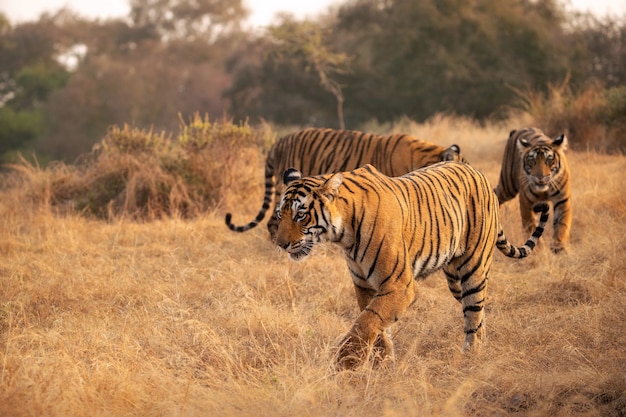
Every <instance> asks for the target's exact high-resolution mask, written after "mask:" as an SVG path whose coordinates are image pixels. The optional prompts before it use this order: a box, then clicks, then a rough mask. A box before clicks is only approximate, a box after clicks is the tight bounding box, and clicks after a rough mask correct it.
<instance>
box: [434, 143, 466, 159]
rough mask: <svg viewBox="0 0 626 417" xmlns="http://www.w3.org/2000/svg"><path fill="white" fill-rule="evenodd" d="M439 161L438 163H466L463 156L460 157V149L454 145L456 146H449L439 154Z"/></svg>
mask: <svg viewBox="0 0 626 417" xmlns="http://www.w3.org/2000/svg"><path fill="white" fill-rule="evenodd" d="M439 160H440V161H457V162H464V163H466V162H467V161H466V160H465V158H464V157H463V155H461V148H460V147H459V145H456V144H455V145H450V146H449V147H448V148H446V149H445V150H444V151H443V152H442V153H441V156H440V157H439Z"/></svg>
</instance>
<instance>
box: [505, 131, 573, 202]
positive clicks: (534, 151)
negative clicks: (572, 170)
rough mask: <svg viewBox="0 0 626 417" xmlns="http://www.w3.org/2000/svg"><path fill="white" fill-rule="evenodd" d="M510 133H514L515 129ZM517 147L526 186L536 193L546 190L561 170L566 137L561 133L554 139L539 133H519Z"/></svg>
mask: <svg viewBox="0 0 626 417" xmlns="http://www.w3.org/2000/svg"><path fill="white" fill-rule="evenodd" d="M511 134H515V131H513V132H511ZM517 147H518V150H519V152H520V154H521V159H522V163H523V170H524V174H525V175H524V176H523V177H525V178H526V181H527V182H528V186H529V187H530V188H531V190H532V191H534V192H536V193H545V192H547V191H548V190H549V188H550V184H551V182H552V180H553V179H554V176H555V175H557V174H558V173H559V172H560V170H561V163H562V159H563V157H564V153H563V152H564V151H565V149H566V148H567V137H566V136H565V135H564V134H561V135H560V136H558V137H557V138H556V139H551V138H549V137H548V136H546V135H543V134H540V135H538V136H535V135H533V137H531V138H529V137H528V135H524V134H521V135H520V137H519V140H518V141H517Z"/></svg>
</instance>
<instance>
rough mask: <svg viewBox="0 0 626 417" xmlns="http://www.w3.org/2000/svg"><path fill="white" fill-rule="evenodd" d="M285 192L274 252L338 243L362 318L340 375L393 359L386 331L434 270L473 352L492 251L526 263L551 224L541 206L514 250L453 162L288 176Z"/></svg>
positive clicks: (484, 199)
mask: <svg viewBox="0 0 626 417" xmlns="http://www.w3.org/2000/svg"><path fill="white" fill-rule="evenodd" d="M284 182H285V184H287V188H286V189H285V192H284V194H283V196H282V198H281V200H280V203H279V204H278V207H277V209H276V212H277V215H278V219H279V220H278V231H277V235H276V244H277V245H278V246H280V247H281V248H283V249H284V250H285V251H287V253H289V256H290V258H291V259H294V260H299V259H303V258H305V257H306V256H307V255H309V253H310V252H311V249H312V248H313V246H314V245H315V244H316V243H318V242H324V241H328V242H332V243H335V244H337V245H338V246H339V247H341V248H342V249H343V251H344V255H345V258H346V261H347V263H348V269H349V270H350V274H351V275H352V281H353V283H354V288H355V290H356V298H357V302H358V304H359V307H360V309H361V313H360V314H359V316H358V318H357V319H356V322H355V323H354V325H353V326H352V328H351V329H350V331H349V332H348V333H347V335H346V336H345V338H344V340H343V342H342V344H341V346H340V348H339V353H338V357H337V361H338V366H339V367H340V368H354V367H356V366H358V365H359V364H360V363H362V362H363V361H365V360H366V359H367V358H368V357H369V355H370V353H371V350H372V348H374V349H375V351H376V354H377V355H380V358H383V359H384V358H386V357H393V343H392V341H391V339H390V337H389V336H388V334H387V333H386V330H387V328H388V327H389V326H391V325H392V324H393V323H394V322H395V321H397V320H398V319H399V318H400V317H401V316H402V314H404V312H405V310H406V309H407V307H409V305H410V304H411V303H412V302H414V301H415V297H416V280H417V279H421V278H425V277H426V276H428V275H429V274H431V273H432V272H434V271H436V270H438V269H440V268H443V271H444V273H445V275H446V277H447V281H448V287H449V289H450V291H451V292H452V295H453V296H454V298H456V299H457V300H458V301H460V302H461V304H462V306H463V315H464V320H465V342H464V345H463V348H464V349H471V348H472V347H474V346H475V345H476V344H477V342H480V341H482V339H483V337H484V334H485V325H484V319H483V316H484V310H483V309H484V306H485V292H486V289H487V279H488V276H489V269H490V267H491V261H492V258H493V255H494V247H497V248H498V249H499V250H500V251H502V253H504V254H505V255H506V256H509V257H512V258H523V257H525V256H527V255H529V254H530V253H531V252H532V250H533V248H534V246H535V244H536V243H537V241H538V239H539V237H540V236H541V234H542V232H543V227H544V226H545V223H546V222H547V220H548V213H547V211H548V207H547V205H546V204H543V205H539V206H538V207H537V211H542V213H543V214H542V215H541V220H540V223H539V226H538V227H537V228H536V229H535V231H534V233H533V234H532V236H531V237H530V238H529V239H528V241H527V242H526V244H525V245H524V246H522V247H520V248H516V247H514V246H512V245H511V244H510V243H509V242H508V240H507V239H506V237H505V236H504V232H503V231H502V227H501V225H500V223H499V219H498V201H497V200H496V196H495V194H494V193H493V191H492V188H491V186H490V185H489V183H488V182H487V180H486V178H485V177H484V176H483V175H482V174H481V173H479V172H478V171H477V170H475V169H474V168H472V167H471V166H470V165H468V164H462V163H457V162H447V163H441V164H436V165H433V166H431V167H427V168H423V169H419V170H417V171H414V172H411V173H409V174H406V175H404V176H402V177H399V178H390V177H387V176H385V175H383V174H382V173H381V172H380V171H378V170H376V168H374V167H373V166H371V165H366V166H365V167H363V168H359V169H356V170H354V171H351V172H344V173H336V174H328V175H324V176H316V177H306V178H303V177H302V175H301V173H300V172H299V171H297V170H295V169H289V170H287V171H285V174H284Z"/></svg>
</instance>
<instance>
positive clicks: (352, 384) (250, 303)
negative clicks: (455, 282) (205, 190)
mask: <svg viewBox="0 0 626 417" xmlns="http://www.w3.org/2000/svg"><path fill="white" fill-rule="evenodd" d="M515 127H522V126H511V125H507V126H495V125H494V126H486V127H478V126H476V125H474V124H472V123H470V122H467V121H463V120H456V121H454V120H453V121H450V120H446V119H442V118H439V119H434V120H433V121H431V122H430V123H428V124H422V125H418V124H411V125H409V126H403V127H401V128H402V129H405V130H411V131H412V132H411V133H413V134H415V135H417V136H419V137H422V138H424V139H428V140H431V141H435V142H440V143H442V144H449V143H453V142H455V143H458V144H460V145H461V148H462V150H463V152H464V154H465V155H466V156H467V158H468V159H469V160H470V162H471V163H472V164H473V165H474V166H476V167H478V168H479V169H481V170H483V172H485V174H486V175H487V177H488V178H489V179H490V181H492V182H493V184H494V185H495V183H496V180H497V176H498V172H499V167H500V158H501V152H502V149H503V147H504V141H505V138H506V137H507V136H508V131H509V130H510V129H512V128H515ZM568 156H569V163H570V167H571V169H572V171H573V180H572V187H573V198H572V200H573V202H572V203H573V208H574V222H573V227H572V241H571V247H570V250H569V253H567V254H564V255H553V254H551V253H550V252H549V251H548V250H547V248H546V247H545V246H544V248H543V250H541V251H539V252H538V253H535V254H533V255H532V256H531V257H530V258H528V259H523V260H512V259H508V258H505V257H504V256H502V255H500V254H497V255H496V258H495V261H494V264H493V267H492V271H491V280H490V283H489V290H488V304H487V316H486V317H487V318H486V322H487V340H486V343H485V344H484V345H483V347H482V349H481V350H480V351H479V352H476V353H471V354H463V353H461V351H460V347H461V343H462V340H463V331H462V325H463V323H462V312H461V308H460V305H459V304H458V303H457V302H456V301H455V300H454V299H453V298H452V296H451V295H450V293H449V291H448V289H447V286H446V283H445V278H444V277H443V274H442V273H441V272H439V273H436V274H434V275H433V276H432V277H430V278H429V279H428V280H426V281H424V282H423V283H422V284H421V286H420V289H421V290H420V293H419V297H418V300H417V302H416V303H415V304H414V305H413V307H412V308H410V309H409V311H408V313H407V314H406V315H405V316H404V317H402V318H401V319H400V321H399V322H398V323H397V324H396V325H395V326H394V327H393V328H392V329H393V330H392V333H393V335H394V340H395V345H396V356H397V359H396V361H395V363H392V364H389V365H388V366H386V367H383V368H372V367H371V366H365V367H363V368H362V369H359V370H357V371H350V372H341V373H336V372H335V371H334V370H333V366H332V365H333V355H334V352H335V346H336V344H337V342H338V341H339V340H340V339H341V337H342V335H343V334H344V332H345V331H347V330H348V328H349V326H350V325H351V323H352V320H353V319H354V318H355V317H356V315H357V306H356V301H355V298H354V295H353V290H352V284H351V280H350V278H349V275H348V272H347V268H346V266H345V264H344V261H343V258H342V255H341V254H340V253H339V252H338V251H337V250H336V249H335V248H334V247H332V246H321V247H316V249H315V250H314V252H313V254H312V256H310V257H309V258H308V259H307V260H305V261H304V262H300V263H295V262H291V261H289V260H288V259H287V256H286V255H285V254H284V253H281V252H280V251H279V250H278V249H277V248H275V247H273V246H272V245H271V244H270V242H269V240H268V235H267V231H266V229H265V224H262V226H261V227H259V228H257V229H254V230H252V231H250V232H248V233H245V234H235V233H233V232H231V231H229V230H228V229H227V228H226V226H225V225H224V213H225V212H226V211H231V210H232V212H233V214H234V216H233V220H234V221H235V222H236V223H238V224H242V223H244V222H246V221H248V220H250V219H251V218H252V217H253V216H254V215H255V214H256V211H257V210H258V208H259V207H260V204H261V199H262V190H261V188H262V184H263V173H262V167H261V166H260V164H256V165H255V167H254V169H253V170H252V172H253V173H254V175H256V176H257V177H258V178H255V179H254V181H256V182H257V183H258V188H259V190H258V193H255V194H251V195H249V196H239V197H240V202H239V204H237V205H235V201H236V199H229V200H228V201H227V202H225V203H224V204H223V205H222V206H221V207H220V208H218V209H216V210H215V211H213V212H210V213H206V215H205V216H203V217H202V218H198V219H195V220H181V219H176V218H174V219H168V220H159V221H155V222H145V223H138V222H132V221H129V220H124V219H119V220H115V221H111V222H103V221H97V220H90V219H86V218H84V217H81V216H79V215H66V216H59V215H54V214H53V213H52V212H51V210H50V208H49V207H47V206H46V205H45V204H44V205H41V204H34V203H33V202H32V196H30V197H29V194H28V193H27V192H26V191H27V190H24V189H23V188H20V189H6V190H5V191H3V192H2V195H1V196H0V415H2V416H15V417H19V416H93V417H95V416H364V417H366V416H386V417H387V416H389V417H391V416H494V417H495V416H504V415H509V414H512V415H517V416H554V417H556V416H615V417H618V416H619V417H623V416H626V277H625V275H626V256H625V250H626V177H625V173H626V157H624V156H608V155H598V154H593V153H588V152H572V151H570V152H569V153H568ZM257 165H258V166H257ZM44 200H45V199H44ZM242 203H245V206H244V205H243V204H242ZM502 223H503V225H504V228H505V231H506V232H507V236H508V237H509V239H510V240H512V241H513V242H514V243H516V244H518V245H519V244H522V243H523V241H524V240H525V236H522V233H521V224H520V220H519V213H518V210H517V203H516V202H515V201H514V202H510V203H508V204H507V205H505V206H503V207H502ZM543 239H544V240H547V241H549V239H551V230H550V229H548V230H547V232H546V235H544V238H543ZM546 246H547V245H546Z"/></svg>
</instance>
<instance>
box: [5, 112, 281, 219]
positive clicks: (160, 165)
mask: <svg viewBox="0 0 626 417" xmlns="http://www.w3.org/2000/svg"><path fill="white" fill-rule="evenodd" d="M269 136H270V134H269V132H268V130H267V129H265V130H263V129H261V130H255V129H252V128H251V127H250V126H249V125H248V124H247V123H243V124H238V125H236V124H233V123H232V121H230V120H227V119H224V120H222V121H221V122H217V123H216V122H211V121H210V120H209V118H208V116H205V117H201V116H200V115H199V114H197V113H196V114H194V115H193V116H192V117H191V118H190V119H189V121H188V122H185V121H184V120H183V119H182V118H181V125H180V131H179V133H178V135H177V136H176V137H175V138H174V139H173V138H172V135H171V134H166V133H165V132H162V133H159V134H157V133H154V132H153V131H152V130H142V129H138V128H134V127H130V126H128V125H124V126H123V127H121V128H120V127H118V126H113V127H111V128H110V129H109V131H108V132H107V134H106V136H105V137H104V138H103V139H102V141H101V142H100V143H98V144H97V145H96V146H94V148H93V150H92V151H91V152H90V153H89V154H86V155H82V156H81V157H80V158H79V160H78V162H77V163H76V164H75V165H73V166H67V165H65V164H63V163H55V164H51V165H50V166H49V167H47V168H46V171H47V173H48V175H47V176H44V177H46V178H48V179H49V180H47V181H42V180H40V179H39V180H36V179H37V178H41V175H38V172H39V171H41V168H39V167H38V166H36V165H33V164H30V163H28V162H26V161H25V160H24V159H22V162H21V163H20V164H17V165H12V166H11V167H12V168H13V170H14V172H16V173H18V174H19V175H20V176H21V177H22V178H23V180H24V181H22V182H23V183H24V182H26V183H29V184H30V187H29V190H30V191H29V195H31V196H33V195H39V196H40V197H39V200H37V198H32V197H31V200H33V201H39V202H43V203H45V204H48V205H50V206H52V207H54V208H56V209H57V210H59V211H66V210H71V211H78V212H81V213H84V214H86V215H91V216H95V217H98V218H103V219H110V218H114V217H118V216H124V217H128V218H132V219H135V220H152V219H158V218H162V217H166V216H180V217H183V218H189V217H195V216H198V215H201V214H202V213H204V212H205V211H206V210H208V209H212V208H216V207H217V206H218V205H220V204H221V202H222V201H223V200H224V198H226V194H230V193H234V194H238V195H246V194H247V193H249V192H250V190H249V189H247V188H246V187H247V186H249V185H250V184H251V183H250V182H247V181H239V178H241V177H246V176H247V177H254V175H252V172H254V173H256V172H257V171H256V168H258V166H259V162H260V159H259V156H260V153H261V152H260V149H261V148H262V147H263V146H264V145H265V144H266V143H267V142H268V140H269V139H268V138H269ZM251 170H252V171H251ZM22 186H24V184H22Z"/></svg>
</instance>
